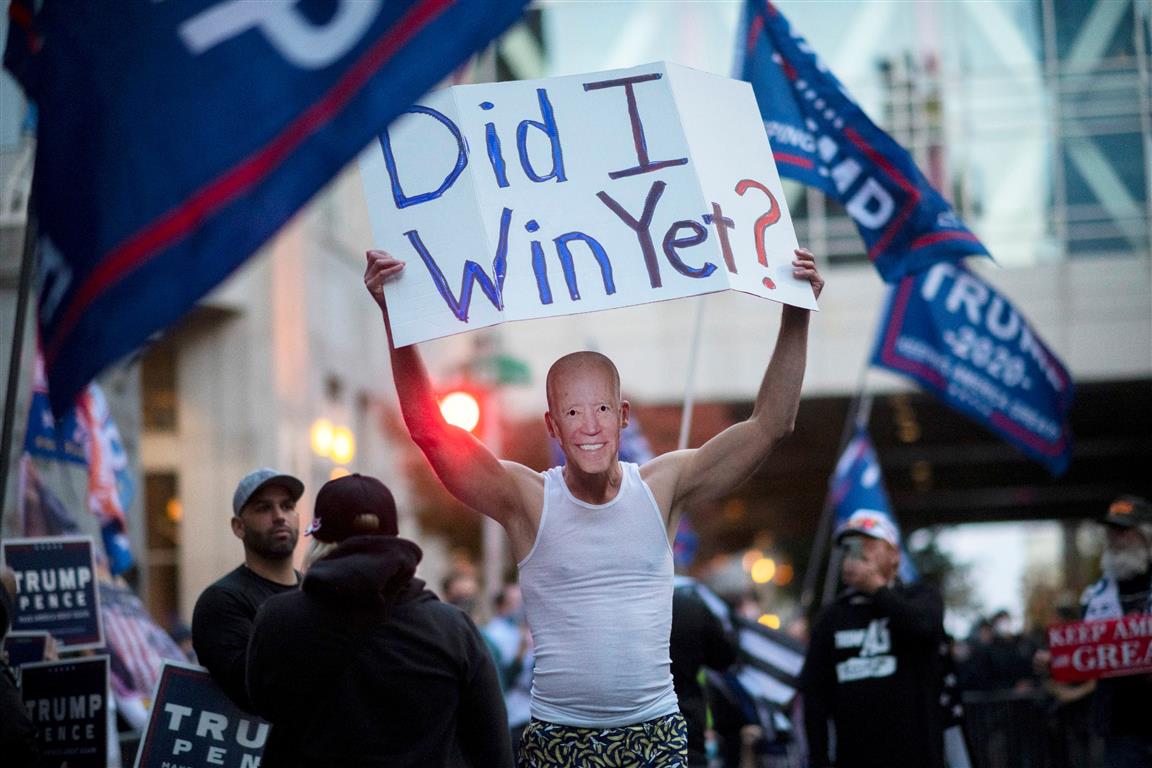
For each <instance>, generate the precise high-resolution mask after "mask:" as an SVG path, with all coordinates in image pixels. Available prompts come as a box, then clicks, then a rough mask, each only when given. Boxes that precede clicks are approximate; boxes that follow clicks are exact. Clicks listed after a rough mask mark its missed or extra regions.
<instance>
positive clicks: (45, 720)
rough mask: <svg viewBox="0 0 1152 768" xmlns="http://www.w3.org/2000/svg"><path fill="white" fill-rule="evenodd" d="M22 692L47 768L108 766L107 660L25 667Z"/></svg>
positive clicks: (71, 661)
mask: <svg viewBox="0 0 1152 768" xmlns="http://www.w3.org/2000/svg"><path fill="white" fill-rule="evenodd" d="M20 690H21V695H22V697H23V699H24V706H25V707H26V708H27V709H28V714H29V716H30V717H31V718H32V721H33V722H34V723H36V729H37V731H38V732H39V735H40V750H41V752H42V754H43V764H44V765H45V766H52V768H56V766H64V765H67V766H68V768H104V766H106V765H107V764H108V657H107V656H89V657H87V658H83V659H70V660H68V661H56V662H45V663H41V664H25V665H24V668H23V670H22V671H21V673H20Z"/></svg>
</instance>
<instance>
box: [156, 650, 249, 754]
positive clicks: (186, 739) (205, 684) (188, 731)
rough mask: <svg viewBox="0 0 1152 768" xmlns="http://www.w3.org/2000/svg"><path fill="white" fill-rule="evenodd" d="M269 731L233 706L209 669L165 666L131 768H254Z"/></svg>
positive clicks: (184, 665)
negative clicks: (198, 767) (217, 767)
mask: <svg viewBox="0 0 1152 768" xmlns="http://www.w3.org/2000/svg"><path fill="white" fill-rule="evenodd" d="M269 728H270V726H269V725H268V723H266V722H265V721H264V720H261V719H260V718H259V717H257V716H256V715H253V714H249V713H248V712H245V711H243V710H242V709H240V708H239V707H237V706H236V705H235V704H233V703H232V700H231V699H229V698H228V696H227V695H226V694H225V693H224V691H222V690H221V689H220V687H219V686H217V685H216V683H214V682H213V681H212V677H211V675H209V674H208V670H206V669H204V668H203V667H194V666H190V665H186V664H179V663H173V662H170V661H167V662H165V663H164V668H163V669H162V670H161V672H160V681H159V682H158V683H157V684H156V694H155V696H153V703H152V711H151V712H150V713H149V715H148V725H147V726H145V729H144V738H143V739H142V740H141V742H140V751H139V752H137V753H136V764H135V768H177V767H178V766H194V765H220V766H225V767H226V768H259V765H260V756H261V755H262V754H263V752H264V742H266V741H267V740H268V730H269Z"/></svg>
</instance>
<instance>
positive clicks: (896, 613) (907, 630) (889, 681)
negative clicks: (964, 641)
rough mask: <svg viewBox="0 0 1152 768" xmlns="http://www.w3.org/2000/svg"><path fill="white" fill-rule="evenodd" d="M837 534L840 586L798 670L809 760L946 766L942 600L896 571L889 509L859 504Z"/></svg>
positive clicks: (882, 767)
mask: <svg viewBox="0 0 1152 768" xmlns="http://www.w3.org/2000/svg"><path fill="white" fill-rule="evenodd" d="M836 542H837V544H838V545H839V546H840V548H841V550H842V554H843V560H842V563H841V576H842V579H843V583H844V586H845V589H844V591H843V592H842V593H841V594H840V595H839V596H838V598H837V599H836V602H834V603H833V604H831V605H829V606H828V607H827V608H825V609H824V611H823V612H822V613H821V614H820V616H819V618H818V619H817V621H816V626H815V628H814V629H813V631H812V640H811V643H810V645H809V647H808V656H807V658H806V659H805V662H804V669H803V671H802V672H801V674H800V690H801V692H802V693H803V695H804V718H805V723H804V726H805V731H806V733H807V736H808V747H809V753H810V760H811V763H810V764H811V765H812V767H813V768H829V767H830V766H836V768H890V767H891V766H916V767H917V768H943V766H944V764H945V763H944V735H943V734H944V720H943V713H942V710H941V708H940V704H939V700H940V695H941V692H942V687H941V680H942V675H941V669H940V655H939V648H940V643H941V642H942V641H943V640H944V625H943V621H944V605H943V601H942V600H941V598H940V595H939V593H938V592H936V590H935V589H933V588H931V587H930V586H928V585H926V584H923V583H919V582H918V583H916V584H913V585H904V584H902V583H901V582H900V581H899V580H898V579H897V576H896V574H897V571H898V570H899V567H900V533H899V531H898V530H897V529H896V527H895V525H893V523H892V521H891V520H890V519H889V518H888V516H887V515H884V514H883V513H881V512H876V511H874V510H868V509H860V510H857V511H856V512H854V513H853V514H852V516H851V517H849V518H848V520H847V521H846V522H845V523H844V524H843V525H842V526H840V528H839V529H838V530H837V532H836ZM829 724H831V726H832V727H833V728H834V729H835V734H836V737H835V749H834V752H835V754H834V755H833V754H832V752H833V749H832V748H831V744H830V739H829Z"/></svg>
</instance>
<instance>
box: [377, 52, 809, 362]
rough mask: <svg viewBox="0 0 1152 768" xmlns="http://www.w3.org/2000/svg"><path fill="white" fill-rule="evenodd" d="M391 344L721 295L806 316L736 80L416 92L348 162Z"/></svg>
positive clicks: (776, 191) (780, 214)
mask: <svg viewBox="0 0 1152 768" xmlns="http://www.w3.org/2000/svg"><path fill="white" fill-rule="evenodd" d="M360 168H361V174H362V176H363V180H364V188H365V195H366V197H367V202H368V207H369V211H370V215H371V219H372V227H373V236H374V239H375V243H376V245H377V246H378V247H381V248H384V249H386V250H388V251H389V252H391V253H392V254H393V255H394V256H396V257H398V258H400V259H402V260H404V261H406V262H408V268H407V269H405V270H404V272H403V273H402V274H401V276H400V278H399V279H397V280H395V281H392V282H390V283H389V284H388V286H387V299H388V314H389V318H390V320H391V323H392V333H393V338H394V340H395V343H396V344H397V345H405V344H412V343H415V342H419V341H425V340H428V339H433V338H438V337H441V336H447V335H450V334H453V333H458V332H460V331H465V330H471V329H475V328H482V327H485V326H490V325H494V324H496V323H501V322H505V321H508V320H524V319H528V318H538V317H550V316H554V315H568V314H573V313H577V312H592V311H596V310H602V309H611V308H615V307H624V306H630V305H635V304H644V303H647V302H652V301H662V300H665V299H674V298H680V297H683V296H692V295H697V294H703V293H711V292H715V291H722V290H728V289H732V290H737V291H742V292H745V293H750V294H754V295H757V296H763V297H766V298H770V299H774V300H776V301H780V302H783V303H786V304H793V305H796V306H800V307H807V308H811V309H814V308H815V306H816V302H815V300H814V298H813V296H812V290H811V287H810V286H809V284H808V283H807V282H805V281H799V280H796V279H795V278H794V277H793V276H792V266H791V262H792V259H793V255H792V251H793V249H794V248H795V247H796V235H795V232H794V230H793V228H792V220H791V217H790V216H789V214H788V208H787V204H786V202H785V200H784V194H783V190H782V188H781V186H780V178H779V176H778V175H777V173H776V166H775V165H774V164H773V161H772V153H771V149H770V148H769V145H768V139H767V137H766V135H765V133H764V126H763V122H762V120H761V118H760V114H759V112H758V111H757V107H756V101H755V98H754V96H753V94H752V89H751V87H750V86H749V85H748V84H747V83H744V82H738V81H735V80H730V79H728V78H725V77H719V76H716V75H711V74H706V73H703V72H698V71H695V70H692V69H688V68H686V67H681V66H677V65H674V64H668V63H656V64H649V65H645V66H641V67H635V68H632V69H624V70H616V71H611V72H599V73H594V74H589V75H575V76H569V77H557V78H550V79H547V80H534V81H520V82H510V83H493V84H485V85H464V86H456V87H453V88H448V89H445V90H441V91H438V92H435V93H432V94H430V95H428V96H427V97H426V98H425V99H424V100H423V101H421V102H420V103H419V104H415V105H413V106H412V107H410V108H409V109H408V111H407V113H406V114H404V115H402V116H401V117H400V118H399V119H397V120H396V121H395V122H394V123H393V124H392V125H391V126H390V127H389V128H388V130H387V131H386V132H385V133H382V134H381V135H380V136H379V137H378V140H377V141H375V142H373V144H372V145H371V146H370V147H369V148H368V150H367V151H366V152H365V153H364V155H363V156H362V158H361V166H360Z"/></svg>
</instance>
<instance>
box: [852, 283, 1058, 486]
mask: <svg viewBox="0 0 1152 768" xmlns="http://www.w3.org/2000/svg"><path fill="white" fill-rule="evenodd" d="M872 364H873V365H878V366H880V367H882V368H887V369H889V370H891V371H895V372H896V373H899V374H902V375H904V376H907V377H909V378H911V379H913V380H914V381H916V382H917V383H919V384H920V386H922V387H924V388H925V389H926V390H928V391H929V392H931V393H932V394H933V395H935V396H936V397H937V398H939V399H940V400H942V401H943V402H944V403H945V404H946V405H948V406H950V407H951V408H953V409H955V410H957V411H959V412H960V413H963V414H964V415H966V416H968V417H969V418H971V419H973V420H974V421H976V422H977V423H979V424H982V425H983V426H985V427H986V428H987V429H989V430H991V431H992V432H994V433H996V434H997V435H999V436H1000V437H1002V438H1003V439H1004V440H1006V441H1007V442H1009V443H1010V444H1012V445H1014V446H1016V447H1017V448H1019V449H1020V450H1021V451H1023V452H1024V453H1025V454H1026V455H1028V456H1029V457H1031V458H1033V459H1035V460H1036V461H1038V462H1040V463H1041V464H1043V465H1044V466H1045V467H1047V468H1048V471H1049V472H1051V473H1052V474H1053V475H1055V476H1057V477H1058V476H1060V475H1062V474H1063V473H1064V471H1065V470H1066V469H1067V468H1068V463H1069V462H1070V461H1071V459H1072V429H1071V427H1070V426H1069V424H1068V414H1069V411H1070V410H1071V408H1072V396H1073V385H1072V377H1071V376H1069V374H1068V370H1067V368H1065V367H1064V364H1063V363H1062V362H1060V358H1058V357H1057V356H1056V355H1055V354H1054V353H1053V352H1052V350H1050V349H1049V348H1048V347H1047V345H1045V344H1044V342H1043V341H1041V339H1040V337H1039V336H1038V335H1037V334H1036V332H1035V331H1034V330H1033V329H1032V327H1031V326H1030V325H1029V324H1028V321H1027V320H1026V319H1025V318H1024V316H1023V315H1021V314H1020V313H1019V312H1017V311H1016V309H1015V307H1013V306H1012V304H1011V303H1010V302H1009V301H1008V299H1006V298H1005V297H1004V296H1002V295H1001V294H999V293H998V292H997V291H996V290H995V289H993V288H992V286H990V285H989V284H988V283H987V282H985V281H984V280H983V279H981V278H980V277H979V276H978V275H976V274H974V273H972V272H970V271H968V269H967V268H966V267H965V266H964V265H963V264H937V265H935V266H934V267H932V268H931V269H929V270H928V271H926V272H923V273H921V274H919V275H917V276H915V277H909V278H905V279H904V280H902V281H900V283H899V284H898V285H895V286H893V287H892V292H891V294H890V296H889V299H888V306H887V310H886V312H885V319H884V324H883V327H881V329H880V335H879V337H878V338H877V340H876V349H875V351H874V352H873V354H872Z"/></svg>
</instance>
